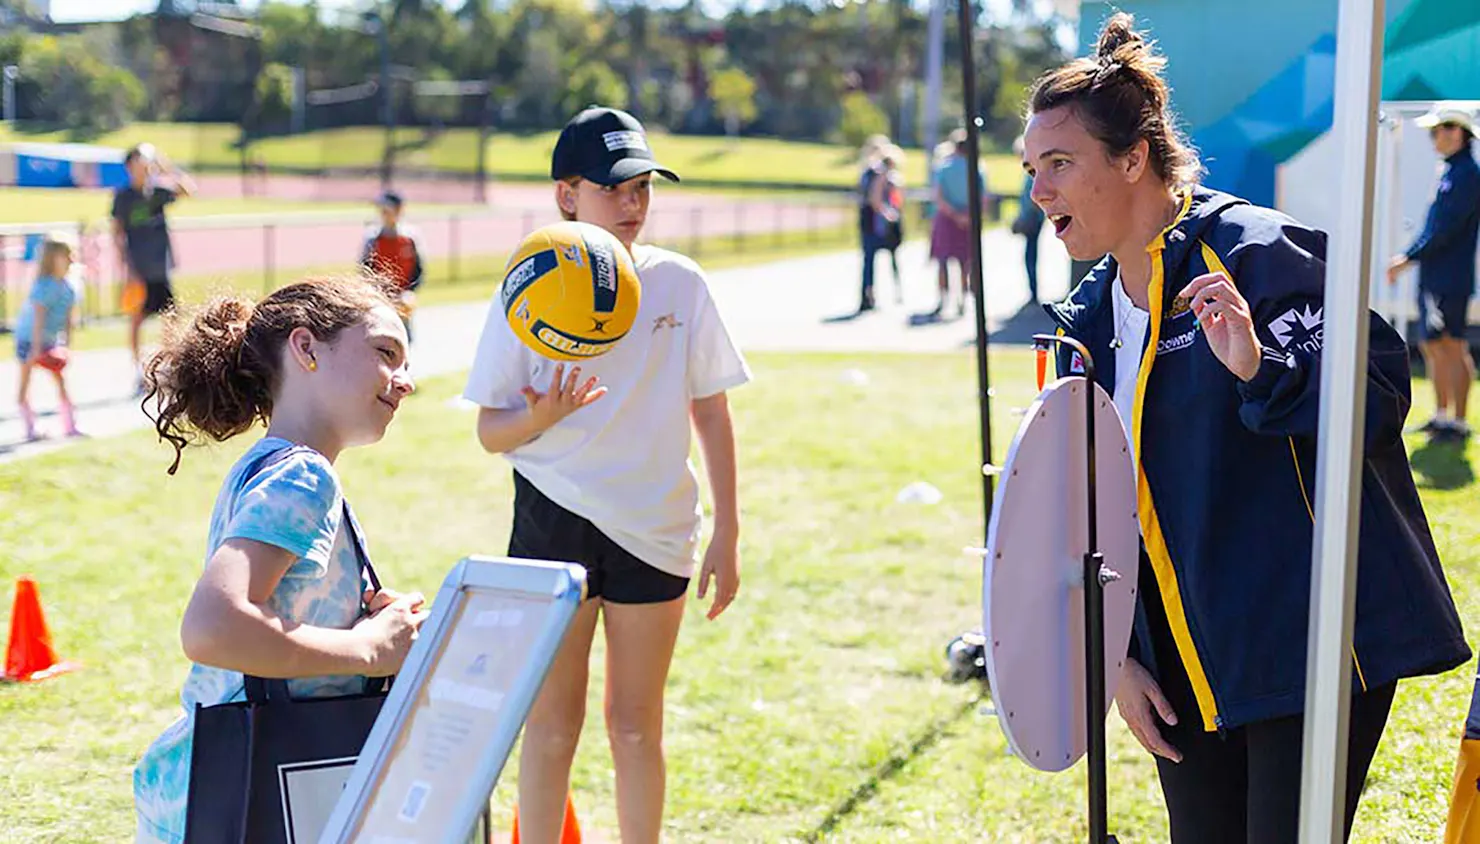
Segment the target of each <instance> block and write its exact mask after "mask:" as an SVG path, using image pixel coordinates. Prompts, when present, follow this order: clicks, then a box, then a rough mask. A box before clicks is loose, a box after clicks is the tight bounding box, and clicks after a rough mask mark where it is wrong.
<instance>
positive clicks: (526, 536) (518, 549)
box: [509, 472, 689, 604]
mask: <svg viewBox="0 0 1480 844" xmlns="http://www.w3.org/2000/svg"><path fill="white" fill-rule="evenodd" d="M509 556H510V557H523V558H525V559H532V560H553V561H555V562H562V563H579V564H580V565H582V566H583V567H585V569H586V597H587V599H590V598H604V599H606V600H608V601H611V602H612V603H614V604H660V603H664V602H666V601H671V600H673V599H674V598H678V597H680V596H682V595H683V594H684V593H685V592H687V591H688V588H689V579H688V578H687V577H678V576H677V575H672V574H669V573H668V572H666V571H661V570H659V569H656V568H654V567H652V566H650V565H648V564H647V563H644V562H643V561H642V560H639V559H638V558H637V557H634V556H633V555H632V554H631V553H629V552H628V551H627V550H626V549H624V548H622V546H620V545H618V544H617V543H615V542H613V541H612V540H611V538H610V537H608V536H607V535H606V534H604V533H602V532H601V530H600V529H599V528H597V527H596V525H593V524H591V522H590V521H589V520H587V519H584V518H582V517H581V516H577V515H576V514H575V513H572V512H570V511H569V510H567V509H565V508H564V507H561V506H560V505H559V504H556V503H555V502H553V501H551V500H550V499H548V498H546V497H545V494H544V493H542V492H540V491H539V490H538V489H536V488H535V486H534V484H532V483H530V482H529V481H528V480H526V479H525V477H524V476H523V475H521V474H519V473H518V472H515V473H514V530H513V531H512V532H511V533H510V534H509Z"/></svg>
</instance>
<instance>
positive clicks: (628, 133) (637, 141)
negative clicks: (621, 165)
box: [601, 129, 648, 152]
mask: <svg viewBox="0 0 1480 844" xmlns="http://www.w3.org/2000/svg"><path fill="white" fill-rule="evenodd" d="M601 140H602V142H603V143H605V144H606V151H607V152H615V151H617V150H619V149H640V150H646V149H647V148H648V146H647V139H645V138H643V136H642V133H641V132H633V131H632V130H630V129H624V130H622V131H620V132H604V133H602V135H601Z"/></svg>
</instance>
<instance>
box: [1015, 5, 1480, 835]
mask: <svg viewBox="0 0 1480 844" xmlns="http://www.w3.org/2000/svg"><path fill="white" fill-rule="evenodd" d="M1164 62H1165V60H1164V59H1163V58H1162V57H1160V56H1158V55H1156V54H1154V53H1153V52H1152V50H1151V47H1150V45H1149V44H1147V43H1146V42H1145V41H1144V40H1143V39H1142V37H1141V36H1140V35H1139V34H1138V33H1137V32H1135V31H1134V30H1133V28H1132V21H1131V18H1130V17H1129V16H1128V15H1124V14H1121V15H1116V16H1115V17H1113V18H1111V19H1110V21H1109V22H1107V23H1106V25H1105V29H1104V31H1103V32H1102V33H1101V36H1100V41H1099V45H1098V48H1097V52H1096V55H1094V56H1091V57H1087V58H1081V59H1077V60H1075V61H1073V62H1070V63H1069V64H1066V65H1064V66H1063V67H1060V68H1058V69H1056V70H1053V71H1050V72H1049V73H1047V74H1045V75H1044V76H1043V78H1041V79H1040V80H1039V81H1038V82H1037V84H1036V85H1035V87H1034V90H1033V92H1032V95H1031V98H1030V116H1029V120H1028V125H1027V131H1026V134H1025V149H1024V157H1023V164H1024V167H1025V168H1027V170H1028V172H1029V173H1030V174H1032V175H1033V176H1034V185H1033V193H1032V195H1033V199H1034V201H1035V202H1037V203H1038V205H1039V206H1041V207H1042V208H1043V210H1044V212H1045V213H1046V214H1047V215H1048V219H1049V220H1050V221H1051V222H1052V223H1053V225H1054V228H1055V231H1056V233H1057V235H1058V237H1059V238H1060V239H1061V240H1062V241H1063V242H1064V245H1065V246H1066V247H1067V248H1068V251H1069V254H1070V255H1071V256H1073V257H1074V258H1076V259H1080V260H1083V259H1093V258H1095V257H1097V256H1100V255H1106V258H1105V260H1103V261H1101V262H1100V263H1099V265H1098V266H1096V267H1095V269H1094V271H1093V272H1091V273H1090V274H1089V275H1088V276H1086V277H1085V279H1084V280H1083V281H1082V282H1081V283H1080V284H1079V286H1078V287H1077V288H1076V289H1075V290H1074V291H1073V293H1071V294H1070V296H1069V298H1068V299H1067V300H1066V301H1064V302H1062V303H1059V304H1056V305H1050V306H1048V309H1049V312H1050V314H1051V315H1052V316H1053V317H1054V319H1055V320H1056V321H1057V322H1058V323H1059V325H1060V330H1061V331H1062V332H1064V333H1066V334H1068V335H1069V336H1071V337H1074V338H1075V339H1077V340H1079V341H1080V342H1082V343H1084V344H1085V346H1086V347H1087V348H1088V349H1089V351H1090V354H1091V355H1092V356H1093V357H1094V360H1095V364H1096V375H1097V377H1098V379H1099V380H1100V382H1101V384H1102V386H1103V387H1104V388H1105V390H1106V391H1107V392H1109V393H1111V394H1112V395H1113V396H1114V397H1115V399H1116V405H1117V407H1118V408H1120V409H1121V415H1122V419H1123V421H1124V423H1125V426H1126V430H1127V431H1128V432H1129V434H1130V439H1131V443H1132V447H1133V449H1134V454H1135V456H1136V458H1137V463H1138V466H1137V494H1138V499H1139V500H1138V512H1139V516H1140V521H1141V537H1142V546H1143V555H1142V577H1141V583H1142V584H1143V588H1142V590H1141V594H1140V599H1139V603H1138V608H1137V610H1138V611H1137V621H1136V633H1135V635H1134V636H1133V641H1132V648H1131V654H1130V657H1131V658H1130V659H1129V660H1127V663H1126V669H1125V673H1124V675H1123V676H1122V678H1121V683H1120V687H1119V691H1118V693H1117V696H1116V698H1117V704H1118V708H1119V710H1120V713H1121V716H1122V717H1123V718H1124V719H1125V721H1126V723H1127V724H1128V725H1129V726H1130V728H1131V731H1132V732H1133V733H1134V734H1135V735H1136V737H1137V739H1139V740H1140V742H1141V743H1142V745H1144V746H1145V747H1146V749H1147V750H1149V751H1150V752H1152V753H1153V754H1156V757H1157V766H1158V774H1159V776H1160V779H1161V785H1162V792H1163V795H1164V797H1165V799H1166V803H1167V810H1168V815H1169V817H1170V825H1171V835H1172V840H1173V841H1174V842H1184V841H1185V842H1198V844H1207V842H1223V841H1228V842H1246V841H1247V842H1256V841H1257V842H1261V844H1268V843H1269V842H1283V841H1291V842H1293V841H1295V840H1296V834H1297V832H1296V830H1297V824H1298V814H1299V796H1300V756H1301V745H1302V729H1303V723H1302V717H1301V712H1302V709H1303V707H1304V701H1305V671H1306V633H1307V623H1308V615H1309V605H1310V583H1311V567H1310V562H1311V549H1312V542H1313V532H1312V523H1313V518H1314V515H1313V512H1312V502H1313V501H1314V499H1315V490H1314V478H1315V460H1316V437H1317V425H1318V419H1319V416H1318V413H1317V400H1318V397H1319V391H1320V364H1321V346H1322V330H1321V317H1322V313H1321V308H1322V293H1323V288H1324V283H1325V271H1326V266H1325V254H1326V237H1325V235H1324V234H1323V233H1322V232H1319V231H1317V230H1314V229H1311V228H1308V227H1306V226H1303V225H1301V224H1300V223H1299V222H1297V221H1295V220H1293V219H1291V218H1290V217H1287V216H1285V215H1284V214H1281V213H1280V212H1278V211H1274V210H1271V209H1268V208H1261V207H1258V206H1255V205H1251V204H1249V203H1248V202H1246V201H1244V200H1242V199H1238V198H1237V197H1233V196H1230V195H1228V194H1223V193H1218V192H1216V191H1211V190H1206V189H1204V188H1202V187H1200V186H1198V184H1197V177H1198V174H1199V171H1200V169H1201V168H1200V165H1199V163H1198V160H1197V156H1196V153H1195V152H1193V151H1192V150H1191V149H1189V148H1188V146H1187V145H1186V144H1185V142H1184V141H1183V140H1182V138H1181V137H1180V136H1179V134H1178V133H1177V131H1176V129H1175V127H1174V124H1173V120H1172V117H1171V115H1170V112H1169V108H1168V102H1167V99H1168V90H1167V86H1166V84H1165V82H1164V81H1163V80H1162V78H1161V75H1160V72H1161V68H1162V66H1163V65H1164ZM1076 367H1077V368H1078V371H1080V372H1082V371H1083V369H1082V363H1081V362H1079V361H1077V360H1075V359H1074V356H1073V354H1072V353H1068V352H1065V353H1063V354H1061V356H1060V357H1059V368H1060V372H1061V373H1062V374H1069V373H1070V372H1073V371H1075V369H1076ZM1367 376H1368V383H1367V406H1366V427H1365V432H1366V433H1365V448H1364V458H1363V461H1362V475H1361V487H1362V504H1361V529H1360V540H1359V546H1358V558H1359V561H1358V566H1359V579H1358V583H1357V604H1356V622H1355V632H1354V636H1353V641H1354V647H1353V654H1352V659H1353V668H1354V670H1353V672H1352V677H1353V683H1352V685H1353V688H1352V692H1353V701H1352V709H1351V713H1352V715H1351V736H1350V739H1351V741H1350V749H1349V754H1348V755H1349V765H1348V799H1347V825H1348V827H1350V824H1351V817H1352V816H1353V815H1354V814H1355V811H1356V805H1357V798H1358V796H1359V795H1360V793H1361V788H1362V784H1363V782H1364V780H1365V778H1366V773H1367V767H1368V765H1369V764H1370V762H1371V760H1372V756H1373V754H1374V753H1375V752H1376V749H1377V744H1378V741H1379V739H1380V738H1381V736H1382V731H1383V728H1384V726H1385V724H1386V722H1387V717H1388V711H1389V708H1390V706H1391V704H1392V700H1393V693H1394V690H1395V687H1396V684H1397V681H1398V680H1399V679H1400V678H1403V677H1412V676H1416V675H1421V674H1429V673H1435V672H1441V671H1447V670H1449V669H1451V668H1454V667H1456V666H1458V665H1460V664H1462V663H1464V662H1465V661H1466V660H1468V659H1469V656H1470V650H1469V647H1468V646H1467V645H1466V644H1465V641H1464V637H1463V632H1462V631H1461V628H1460V623H1459V618H1458V615H1457V613H1456V612H1455V608H1454V603H1453V601H1452V599H1451V598H1450V594H1449V588H1448V585H1447V584H1446V583H1445V580H1444V574H1443V571H1442V569H1441V568H1440V565H1439V559H1438V555H1437V553H1436V552H1435V549H1434V543H1433V540H1432V538H1431V537H1430V535H1429V528H1428V524H1427V521H1426V520H1425V518H1424V513H1423V509H1422V506H1421V504H1420V502H1419V498H1418V493H1417V490H1416V489H1415V487H1414V483H1413V477H1412V474H1411V472H1410V469H1409V466H1408V459H1407V455H1406V453H1405V451H1404V447H1403V442H1402V439H1401V434H1402V428H1403V420H1404V417H1405V416H1406V415H1407V413H1408V406H1409V379H1408V361H1407V354H1406V349H1405V348H1404V344H1403V342H1402V340H1401V339H1400V338H1399V337H1398V336H1397V335H1396V333H1395V332H1394V331H1393V330H1392V329H1391V328H1390V327H1389V326H1388V325H1387V324H1386V323H1384V322H1383V321H1382V320H1381V319H1380V318H1378V317H1376V316H1373V317H1372V323H1371V350H1370V358H1369V362H1368V367H1367Z"/></svg>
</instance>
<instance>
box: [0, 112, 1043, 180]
mask: <svg viewBox="0 0 1480 844" xmlns="http://www.w3.org/2000/svg"><path fill="white" fill-rule="evenodd" d="M556 134H557V133H556V132H542V133H537V134H518V135H516V134H509V133H499V134H495V135H493V136H492V138H491V140H490V141H489V146H488V150H487V162H488V169H489V172H490V173H491V174H492V175H493V176H495V177H498V176H506V177H519V178H541V179H543V178H546V176H547V175H548V172H549V167H550V151H551V150H553V149H554V147H555V136H556ZM384 139H385V133H384V131H383V130H381V129H378V128H373V127H357V128H351V129H327V130H322V131H319V132H312V133H308V134H304V135H294V136H290V137H282V138H270V139H267V140H263V141H260V142H258V143H256V144H254V145H253V153H254V155H259V156H261V158H262V159H263V160H264V161H266V162H267V163H268V164H269V165H272V166H279V167H300V168H315V169H316V168H324V167H373V166H378V165H379V163H380V159H381V151H382V146H383V143H384ZM14 140H24V141H47V142H57V141H65V140H69V138H68V137H67V136H66V135H65V133H62V132H27V131H15V130H11V129H7V128H4V127H0V143H4V142H7V141H14ZM146 140H147V141H150V142H152V143H154V144H155V145H156V146H158V147H159V148H160V149H162V150H164V152H165V154H167V155H169V156H170V157H172V158H174V159H175V160H176V161H178V162H180V163H182V164H184V165H187V166H189V165H193V166H198V167H212V168H216V169H221V168H235V167H237V166H239V164H240V161H241V157H240V153H239V152H238V151H237V149H236V148H235V146H234V145H235V143H236V140H237V130H236V128H235V127H234V126H230V125H225V124H182V123H136V124H133V125H131V126H128V127H126V128H124V129H121V130H119V131H116V132H110V133H107V134H105V135H102V136H100V137H98V138H95V139H90V140H89V143H97V144H102V145H105V146H116V147H127V146H130V145H132V144H136V143H139V142H140V141H146ZM426 140H427V139H426V138H425V137H424V133H423V132H422V131H421V130H420V129H401V130H398V132H397V135H396V143H397V145H398V146H399V147H402V148H403V149H402V150H401V151H400V152H398V153H397V159H396V160H397V161H398V162H399V163H400V164H403V165H406V166H411V167H436V168H439V169H444V170H454V171H462V172H472V170H473V169H474V166H475V162H476V160H477V143H478V139H477V133H476V132H475V131H474V130H471V129H453V130H449V131H446V132H443V133H441V134H439V135H436V136H435V137H434V138H433V139H431V140H430V141H429V142H427V143H425V144H424V145H423V142H424V141H426ZM652 146H653V150H654V152H655V153H656V154H657V155H658V158H659V160H661V161H662V162H664V163H665V164H667V165H668V166H670V167H672V168H673V169H674V170H677V171H678V172H679V173H680V174H681V175H683V176H684V177H686V178H689V179H692V180H698V181H705V182H787V183H798V184H812V185H822V186H835V187H851V186H853V185H854V184H855V183H856V180H857V177H858V172H857V161H856V154H855V152H854V151H853V150H851V149H848V148H845V147H841V146H836V145H831V144H815V143H803V142H795V141H779V140H774V139H769V138H741V139H739V140H737V141H730V140H729V139H726V138H722V137H707V136H706V137H700V136H692V135H667V134H661V133H654V134H653V136H652ZM905 156H906V161H905V164H904V168H903V169H904V172H905V174H906V176H907V177H908V178H909V180H910V182H912V183H915V184H920V183H923V181H924V177H925V160H926V159H925V153H924V152H922V151H920V150H908V151H906V153H905ZM983 164H984V166H985V168H986V176H987V184H988V187H990V188H991V189H992V190H993V191H997V192H1000V193H1008V194H1012V195H1016V194H1017V192H1018V189H1019V187H1020V185H1021V180H1022V175H1021V168H1020V166H1019V165H1018V163H1017V161H1016V160H1015V159H1013V158H1012V156H1010V155H991V156H986V157H985V158H984V159H983Z"/></svg>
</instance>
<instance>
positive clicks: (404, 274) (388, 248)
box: [360, 191, 425, 338]
mask: <svg viewBox="0 0 1480 844" xmlns="http://www.w3.org/2000/svg"><path fill="white" fill-rule="evenodd" d="M376 205H377V207H379V208H380V228H378V229H372V230H371V231H369V232H368V233H367V234H366V237H365V248H364V249H363V250H361V252H360V266H361V267H362V268H364V269H365V270H366V271H367V272H371V273H376V274H378V275H381V276H384V277H385V278H386V279H389V280H390V281H391V282H392V283H393V284H395V286H396V289H398V290H399V291H400V293H399V295H398V296H397V298H396V311H397V312H399V313H400V314H401V322H402V323H404V324H405V326H406V336H407V337H408V338H410V337H411V314H412V312H413V311H415V310H416V289H417V288H419V287H421V282H422V277H423V276H424V275H425V272H424V270H423V268H422V264H421V247H420V244H419V243H418V242H417V239H416V232H415V230H413V229H412V228H411V227H410V226H407V225H405V224H403V223H402V222H401V211H402V209H403V208H404V206H405V202H404V201H403V200H402V199H401V195H400V194H398V193H395V192H392V191H386V192H385V193H383V194H381V196H380V199H379V200H377V201H376Z"/></svg>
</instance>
